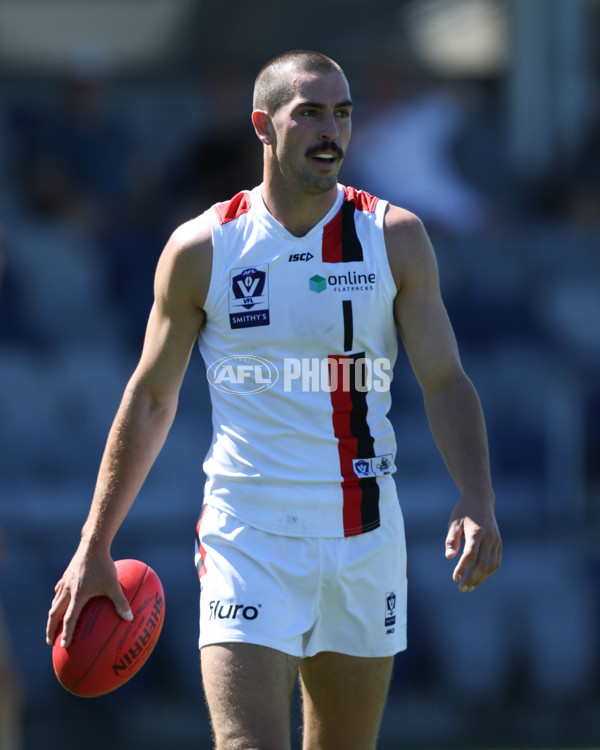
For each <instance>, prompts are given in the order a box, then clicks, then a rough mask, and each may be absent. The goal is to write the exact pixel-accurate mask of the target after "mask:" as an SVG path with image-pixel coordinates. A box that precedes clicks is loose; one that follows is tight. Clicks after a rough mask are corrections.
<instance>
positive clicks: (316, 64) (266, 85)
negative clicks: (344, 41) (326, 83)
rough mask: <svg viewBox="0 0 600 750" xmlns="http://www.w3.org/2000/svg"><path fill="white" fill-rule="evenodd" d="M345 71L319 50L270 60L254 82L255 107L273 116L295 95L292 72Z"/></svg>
mask: <svg viewBox="0 0 600 750" xmlns="http://www.w3.org/2000/svg"><path fill="white" fill-rule="evenodd" d="M292 70H294V71H305V72H314V73H343V70H342V69H341V67H340V66H339V65H338V64H337V63H336V62H335V61H334V60H332V59H331V58H330V57H327V56H326V55H322V54H321V53H320V52H311V51H310V50H301V49H295V50H290V51H289V52H284V53H283V54H281V55H277V57H274V58H273V59H272V60H270V61H269V62H268V63H267V64H266V65H263V67H262V68H261V69H260V70H259V72H258V75H257V76H256V81H255V83H254V96H253V99H252V107H253V109H264V110H265V111H266V112H268V113H269V114H270V115H272V114H274V112H275V111H276V110H277V109H279V107H281V106H282V105H284V104H285V103H286V102H289V101H290V100H291V99H292V97H293V96H294V91H293V90H292V89H291V87H290V84H289V76H288V75H287V74H288V73H289V72H290V71H292Z"/></svg>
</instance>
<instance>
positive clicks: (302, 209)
mask: <svg viewBox="0 0 600 750" xmlns="http://www.w3.org/2000/svg"><path fill="white" fill-rule="evenodd" d="M336 197H337V186H336V187H334V188H332V189H331V190H328V191H326V192H323V193H314V194H310V193H309V194H307V193H306V192H300V191H298V192H296V193H292V192H290V191H286V190H280V189H275V188H274V186H273V185H272V184H270V183H269V181H268V180H265V181H264V182H263V186H262V198H263V201H264V204H265V206H266V207H267V210H268V211H269V213H270V214H271V216H273V218H274V219H276V220H277V221H278V222H279V223H280V224H281V225H282V226H283V227H284V228H285V229H287V230H288V232H289V233H290V234H293V235H294V236H295V237H303V236H304V235H305V234H308V232H310V230H311V229H312V228H313V227H314V226H315V225H316V224H318V223H319V222H320V221H321V219H322V218H323V217H324V216H325V215H326V214H327V212H328V211H329V209H330V208H331V207H332V206H333V204H334V203H335V199H336Z"/></svg>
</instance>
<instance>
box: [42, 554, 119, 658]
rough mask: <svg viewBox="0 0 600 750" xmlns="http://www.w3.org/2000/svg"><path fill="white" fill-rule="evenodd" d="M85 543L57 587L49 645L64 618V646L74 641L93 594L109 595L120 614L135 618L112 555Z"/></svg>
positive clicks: (48, 637)
mask: <svg viewBox="0 0 600 750" xmlns="http://www.w3.org/2000/svg"><path fill="white" fill-rule="evenodd" d="M82 545H83V543H82ZM82 545H80V547H79V548H78V549H77V552H76V553H75V555H74V556H73V559H72V560H71V562H70V563H69V566H68V567H67V569H66V570H65V572H64V573H63V576H62V578H61V579H60V580H59V581H58V583H57V584H56V586H55V587H54V591H55V592H56V594H55V596H54V599H53V601H52V606H51V607H50V611H49V612H48V623H47V625H46V643H47V644H48V645H49V646H52V645H54V641H55V640H56V635H57V633H58V631H59V628H60V625H61V621H62V637H61V646H63V647H64V648H66V647H67V646H68V645H69V644H70V643H71V639H72V638H73V632H74V631H75V625H76V624H77V620H78V618H79V615H80V614H81V610H82V609H83V607H84V606H85V605H86V603H87V602H88V601H89V600H90V599H91V598H92V597H94V596H107V597H108V598H109V599H111V600H112V602H113V604H114V605H115V609H116V611H117V613H118V614H119V616H120V617H122V618H123V619H124V620H129V621H131V620H133V613H132V612H131V608H130V606H129V602H128V601H127V598H126V597H125V594H124V593H123V589H122V588H121V584H120V583H119V579H118V578H117V570H116V568H115V564H114V562H113V561H112V559H111V558H110V556H109V555H100V554H99V553H96V554H93V553H91V552H90V551H89V550H87V549H86V548H85V547H83V546H82Z"/></svg>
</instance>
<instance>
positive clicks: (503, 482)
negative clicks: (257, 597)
mask: <svg viewBox="0 0 600 750" xmlns="http://www.w3.org/2000/svg"><path fill="white" fill-rule="evenodd" d="M599 35H600V2H597V1H595V0H404V1H402V0H370V2H369V3H365V2H358V0H344V2H341V0H332V2H330V3H328V4H326V5H323V4H322V3H317V2H315V0H305V2H303V3H296V4H294V5H290V6H287V5H284V4H282V3H280V2H278V1H276V0H257V2H255V3H248V2H241V0H230V1H229V2H227V3H222V4H215V3H208V2H203V1H202V0H1V1H0V233H1V237H2V255H1V258H2V264H1V267H2V284H1V287H0V530H1V532H2V536H3V538H4V547H5V551H4V559H3V565H2V567H1V568H0V601H1V602H2V606H3V609H4V614H5V620H6V627H7V630H8V637H9V642H10V644H11V653H12V658H13V660H14V663H15V664H16V668H17V671H18V675H19V678H20V684H21V686H22V692H23V696H24V700H23V715H22V734H23V747H24V748H26V750H37V749H38V748H41V747H44V748H47V749H50V748H54V747H61V748H62V750H70V749H71V748H81V747H86V748H88V750H94V749H95V748H103V749H104V748H107V747H109V748H111V749H112V750H120V749H121V748H125V747H130V746H132V745H133V746H136V747H142V746H143V747H145V748H149V749H153V748H165V747H168V748H177V749H178V750H187V749H188V748H190V749H191V748H202V747H209V746H210V740H209V729H208V721H207V718H206V713H205V709H204V704H203V699H202V695H201V687H200V678H199V672H198V664H197V661H198V660H197V656H196V638H197V633H196V631H197V580H196V576H195V571H194V567H193V561H192V546H193V535H194V524H195V520H196V517H197V514H198V512H199V507H200V503H201V492H202V483H203V475H202V468H201V461H202V458H203V456H204V452H205V450H206V448H207V446H208V443H209V439H210V427H211V425H210V417H209V411H208V409H209V407H208V393H207V386H206V381H205V377H204V372H203V367H202V364H201V361H200V357H199V355H196V356H194V358H193V361H192V363H191V366H190V372H189V373H188V376H187V379H186V382H185V384H184V389H183V393H182V397H181V404H180V410H179V413H178V416H177V419H176V423H175V426H174V428H173V430H172V433H171V435H170V438H169V440H168V443H167V446H166V447H165V449H164V452H163V454H162V455H161V457H160V458H159V461H158V463H157V465H156V467H155V469H154V470H153V472H152V474H151V476H150V478H149V480H148V482H147V484H146V486H145V488H144V490H143V492H142V495H141V496H140V498H139V500H138V502H137V503H136V505H135V506H134V510H133V511H132V513H131V515H130V517H129V519H128V520H127V522H126V524H125V525H124V527H123V529H122V531H121V532H120V534H119V536H118V538H117V542H116V544H115V548H114V554H115V556H116V557H139V558H142V559H144V560H146V561H147V562H149V563H150V564H151V565H152V566H153V567H154V568H155V569H156V570H157V572H159V574H160V576H161V578H162V579H163V582H164V585H165V589H166V598H167V618H166V623H165V628H164V631H163V635H162V637H161V641H160V642H159V645H158V647H157V649H156V651H155V654H154V655H153V657H152V659H151V661H150V662H149V663H148V664H147V665H146V666H145V667H144V670H143V671H142V672H141V673H140V675H138V676H137V677H136V678H135V679H134V680H133V681H132V682H131V683H130V684H128V685H127V686H125V687H124V688H122V689H121V690H120V691H118V692H117V693H116V694H113V695H110V696H107V697H105V698H101V699H97V700H94V701H82V700H78V699H75V698H73V697H72V696H70V695H68V694H67V693H65V691H63V690H62V688H60V686H59V685H58V683H57V682H56V680H55V678H54V675H53V673H52V668H51V662H50V652H49V649H48V648H47V647H46V645H45V642H44V626H45V620H46V613H47V610H48V607H49V605H50V601H51V599H52V595H53V593H52V589H53V586H54V583H55V581H56V580H57V578H58V577H59V576H60V574H61V572H62V570H63V569H64V566H65V565H66V563H67V561H68V559H69V558H70V556H71V554H72V552H73V551H74V548H75V544H76V541H77V538H78V533H79V530H80V527H81V524H82V522H83V520H84V518H85V515H86V512H87V509H88V505H89V500H90V496H91V492H92V488H93V483H94V479H95V474H96V470H97V466H98V461H99V458H100V455H101V451H102V448H103V445H104V440H105V437H106V433H107V430H108V428H109V426H110V422H111V420H112V417H113V415H114V412H115V409H116V407H117V404H118V400H119V398H120V395H121V392H122V389H123V387H124V385H125V383H126V381H127V378H128V376H129V374H130V372H131V370H132V368H133V366H134V364H135V361H136V358H137V356H138V353H139V350H140V346H141V340H142V336H143V328H144V323H145V319H146V316H147V313H148V311H149V307H150V304H151V295H152V291H151V289H152V276H153V271H154V267H155V263H156V260H157V257H158V254H159V253H160V250H161V248H162V247H163V245H164V243H165V241H166V240H167V238H168V236H169V234H170V232H171V231H172V229H173V228H174V227H175V226H176V225H177V224H178V223H180V222H181V221H183V220H185V219H187V218H189V217H191V216H193V215H196V214H198V213H200V212H201V211H203V210H204V209H205V208H206V207H207V206H208V205H210V204H211V203H212V202H214V201H215V200H223V199H226V198H228V197H230V195H232V194H233V193H234V192H236V191H237V190H238V189H240V188H241V187H251V186H253V185H254V184H256V182H257V181H258V180H259V179H260V173H259V169H260V158H261V153H260V148H259V146H258V142H255V138H254V135H253V133H252V131H251V127H250V121H249V111H250V103H251V87H252V81H253V78H254V76H255V74H256V72H257V71H258V69H259V67H260V66H261V65H262V64H263V63H264V62H265V61H266V60H267V59H269V58H270V57H272V56H274V55H276V54H278V53H279V52H282V51H284V50H286V49H290V48H314V49H318V50H320V51H323V52H325V53H326V54H329V55H331V56H332V57H334V58H335V59H336V60H338V61H339V62H340V63H341V64H342V66H343V67H344V69H345V70H346V72H347V74H348V77H349V79H350V83H351V89H352V92H353V97H354V99H355V100H356V103H357V106H356V113H355V119H354V141H353V143H352V144H351V148H350V152H349V156H348V159H347V162H346V163H345V165H344V168H343V172H342V174H341V179H342V181H343V182H345V183H347V184H356V185H357V186H359V187H363V188H365V189H368V190H369V191H370V192H373V193H375V194H381V195H383V196H384V197H387V198H390V199H391V200H393V201H394V202H396V203H399V204H401V205H405V206H406V207H408V208H410V209H412V210H414V211H416V212H417V213H418V214H419V215H420V216H421V217H422V219H423V220H424V222H425V224H426V226H427V228H428V230H429V232H430V235H431V237H432V240H433V242H434V245H435V247H436V250H437V253H438V258H439V263H440V268H441V274H442V284H443V291H444V295H445V299H446V303H447V306H448V308H449V311H450V314H451V316H452V318H453V321H454V325H455V328H456V332H457V335H458V338H459V342H460V345H461V348H462V353H463V359H464V362H465V366H466V369H467V371H468V372H469V373H470V375H471V376H472V378H473V380H474V381H475V383H476V385H477V387H478V389H479V392H480V395H481V397H482V400H483V402H484V407H485V409H486V414H487V419H488V427H489V434H490V444H491V451H492V459H493V469H494V476H495V484H496V491H497V508H498V517H499V520H500V523H501V528H502V531H503V536H504V541H505V561H504V565H503V568H502V570H501V571H500V572H499V573H498V574H497V575H496V576H495V577H494V578H493V579H492V580H490V581H488V582H487V583H486V584H485V586H484V587H482V589H481V590H479V591H477V592H476V593H474V594H472V595H470V596H467V597H464V596H459V595H458V593H457V591H456V587H455V585H454V584H452V582H451V580H450V575H451V569H452V564H451V563H448V562H447V561H446V560H445V559H444V557H443V540H444V536H445V528H446V522H447V517H448V514H449V511H450V509H451V507H452V506H453V504H454V502H455V500H456V491H455V489H454V487H453V485H452V483H451V482H450V480H449V478H448V477H447V475H446V473H445V469H444V468H443V465H442V462H441V459H440V458H439V456H438V454H437V453H436V450H435V448H434V446H433V442H432V439H431V437H430V435H429V433H428V427H427V424H426V421H425V417H424V415H423V410H422V405H421V400H420V396H419V393H418V390H417V387H416V385H415V383H414V381H413V379H412V375H411V373H410V372H409V368H408V365H407V363H406V362H405V361H404V360H402V358H401V360H400V361H399V363H398V367H397V370H396V378H395V380H394V383H393V389H394V399H395V401H394V409H393V413H392V419H393V422H394V424H395V425H396V428H397V434H398V443H399V460H398V464H399V467H400V468H399V472H398V477H397V480H398V487H399V492H400V497H401V502H402V506H403V509H404V513H405V517H406V525H407V532H408V540H409V552H410V563H409V573H410V594H409V597H410V614H409V644H410V645H409V650H408V652H407V653H406V654H403V655H401V656H400V657H399V658H398V660H397V666H396V672H395V677H394V682H393V688H392V692H391V696H390V701H389V706H388V710H387V712H386V717H385V721H384V725H383V730H382V743H381V745H382V747H385V748H386V749H387V748H389V750H392V749H395V748H400V747H413V748H428V747H437V748H442V747H443V748H454V747H456V748H468V747H542V746H543V747H566V746H568V745H570V744H571V745H572V744H577V745H578V746H580V747H592V746H594V745H596V746H597V745H600V711H599V710H598V705H599V701H600V680H599V674H600V673H599V651H600V636H599V632H600V627H599V626H600V609H599V602H600V599H599V595H598V592H599V589H600V546H599V544H598V538H599V531H600V427H599V425H600V385H599V383H600V378H599V374H600V291H599V288H600V127H599V126H600V117H599V115H600V110H599V105H598V101H599V99H598V93H599V83H600V52H599V50H600V47H599V46H598V44H597V40H598V38H599ZM258 687H259V686H258ZM4 750H12V748H10V749H9V748H5V749H4Z"/></svg>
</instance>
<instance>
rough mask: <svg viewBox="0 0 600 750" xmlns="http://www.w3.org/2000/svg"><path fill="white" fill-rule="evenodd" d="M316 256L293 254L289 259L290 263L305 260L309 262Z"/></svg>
mask: <svg viewBox="0 0 600 750" xmlns="http://www.w3.org/2000/svg"><path fill="white" fill-rule="evenodd" d="M314 257H315V256H314V255H313V254H312V253H292V254H291V255H290V257H289V258H288V263H294V262H295V261H298V260H304V261H309V260H310V259H311V258H314Z"/></svg>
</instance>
